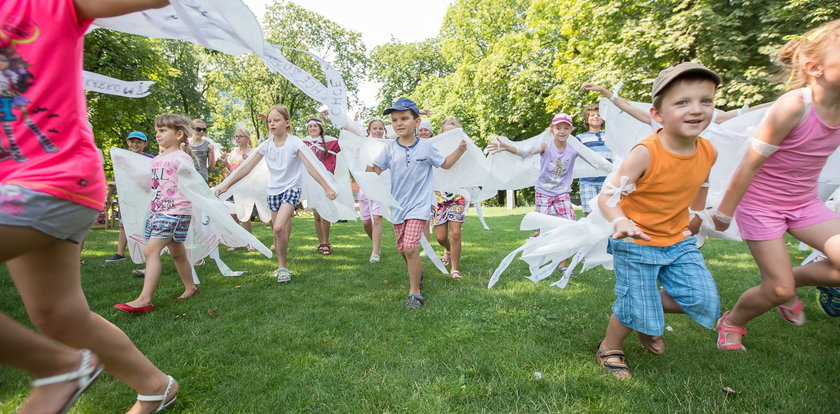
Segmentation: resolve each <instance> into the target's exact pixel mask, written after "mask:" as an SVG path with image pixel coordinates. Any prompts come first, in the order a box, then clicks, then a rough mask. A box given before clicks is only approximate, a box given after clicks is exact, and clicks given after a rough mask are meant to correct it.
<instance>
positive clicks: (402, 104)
mask: <svg viewBox="0 0 840 414" xmlns="http://www.w3.org/2000/svg"><path fill="white" fill-rule="evenodd" d="M394 111H411V113H413V114H414V116H420V110H419V109H417V103H415V102H414V101H412V100H411V99H408V98H406V97H402V98H400V99H397V101H396V102H394V104H393V105H391V107H390V108H388V109H386V110H384V111H382V115H388V114H390V113H391V112H394Z"/></svg>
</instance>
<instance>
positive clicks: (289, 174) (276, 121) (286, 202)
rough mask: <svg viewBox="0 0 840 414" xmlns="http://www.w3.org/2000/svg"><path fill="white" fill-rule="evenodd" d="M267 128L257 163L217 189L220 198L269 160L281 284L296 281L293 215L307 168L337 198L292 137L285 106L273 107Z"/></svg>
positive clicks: (277, 273) (270, 204) (270, 205)
mask: <svg viewBox="0 0 840 414" xmlns="http://www.w3.org/2000/svg"><path fill="white" fill-rule="evenodd" d="M266 124H267V126H268V133H269V134H268V135H269V138H270V139H266V140H265V141H263V143H262V144H260V145H259V146H258V147H257V149H256V154H254V156H253V157H254V161H252V162H250V163H248V165H245V166H243V167H241V168H237V169H236V171H234V172H232V173H231V174H232V175H233V177H232V178H230V180H229V181H228V183H227V184H225V185H223V186H220V187H219V188H217V189H216V191H215V193H216V195H219V194H222V193H224V192H226V191H227V190H228V189H229V188H230V187H231V186H232V185H234V184H236V183H237V182H238V181H239V180H241V179H242V178H243V177H245V176H246V175H248V174H249V173H251V171H252V170H253V169H254V167H256V166H257V164H259V162H260V161H261V160H262V159H263V158H265V164H266V166H267V167H268V171H269V174H270V179H269V180H270V181H269V184H268V208H269V209H271V222H272V232H273V233H274V245H275V246H276V249H277V266H278V268H277V270H275V271H274V277H276V278H277V282H278V283H285V282H289V281H291V280H292V272H291V271H290V270H289V268H288V267H287V263H286V257H287V255H288V253H289V237H290V236H291V234H292V214H294V211H295V206H296V205H297V203H298V201H300V195H301V191H302V185H303V176H302V173H303V168H306V171H307V172H308V173H309V175H311V176H312V178H314V179H315V181H317V182H318V184H320V185H321V187H323V188H324V192H325V193H326V194H327V198H329V199H330V200H335V197H336V194H335V191H333V189H332V188H330V186H329V185H328V184H327V181H326V180H325V179H324V177H322V176H321V174H319V173H318V171H317V170H316V169H315V167H313V166H312V164H311V163H310V162H309V160H308V159H307V158H306V155H305V154H304V153H303V151H309V149H307V148H306V144H304V143H303V141H301V139H300V138H298V137H296V136H294V135H292V134H291V133H290V132H291V129H292V121H291V115H289V110H288V109H286V107H285V106H283V105H275V106H273V107H272V108H271V109H270V110H269V111H268V114H267V117H266Z"/></svg>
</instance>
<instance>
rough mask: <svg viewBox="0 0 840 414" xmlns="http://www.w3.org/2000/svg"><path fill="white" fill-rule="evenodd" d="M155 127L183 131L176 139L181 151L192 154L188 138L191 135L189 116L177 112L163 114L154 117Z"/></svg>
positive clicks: (191, 128)
mask: <svg viewBox="0 0 840 414" xmlns="http://www.w3.org/2000/svg"><path fill="white" fill-rule="evenodd" d="M155 128H169V129H173V130H175V132H178V131H181V132H183V133H184V135H183V136H181V139H179V140H178V142H179V143H180V147H181V151H184V152H186V153H187V154H189V155H190V156H192V151H191V150H190V146H189V140H190V137H192V136H193V127H192V122H190V119H189V118H187V117H185V116H184V115H178V114H164V115H161V116H159V117H157V118H155Z"/></svg>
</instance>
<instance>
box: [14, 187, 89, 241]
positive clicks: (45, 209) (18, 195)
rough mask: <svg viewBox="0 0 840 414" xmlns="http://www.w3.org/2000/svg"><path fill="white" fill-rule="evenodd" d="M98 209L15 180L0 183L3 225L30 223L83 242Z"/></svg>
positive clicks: (54, 235) (25, 225) (37, 228)
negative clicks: (42, 191) (30, 187)
mask: <svg viewBox="0 0 840 414" xmlns="http://www.w3.org/2000/svg"><path fill="white" fill-rule="evenodd" d="M97 217H99V212H98V211H96V210H94V209H92V208H90V207H86V206H83V205H81V204H77V203H74V202H72V201H67V200H64V199H61V198H58V197H54V196H51V195H49V194H45V193H39V192H37V191H32V190H30V189H28V188H26V187H22V186H19V185H16V184H2V185H0V225H5V226H16V227H30V228H33V229H35V230H38V231H40V232H42V233H45V234H47V235H49V236H51V237H55V238H56V239H58V240H65V241H69V242H72V243H80V242H81V241H82V240H84V238H85V235H86V234H87V232H88V230H90V226H91V225H92V224H93V221H94V220H96V218H97Z"/></svg>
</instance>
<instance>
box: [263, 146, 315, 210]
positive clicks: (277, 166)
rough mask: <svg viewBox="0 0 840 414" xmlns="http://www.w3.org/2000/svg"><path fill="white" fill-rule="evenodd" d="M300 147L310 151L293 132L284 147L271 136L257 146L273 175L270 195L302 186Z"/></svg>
mask: <svg viewBox="0 0 840 414" xmlns="http://www.w3.org/2000/svg"><path fill="white" fill-rule="evenodd" d="M300 149H304V150H306V151H309V149H307V148H306V145H305V144H304V143H303V141H301V140H300V138H298V137H296V136H294V135H291V134H289V135H288V136H286V142H285V143H284V144H283V146H282V147H278V146H276V145H275V144H274V139H273V138H271V137H269V139H267V140H265V141H263V143H262V144H260V145H259V146H258V147H257V152H258V153H260V154H262V156H263V157H265V165H266V167H268V172H269V174H270V176H271V178H270V180H269V183H268V195H277V194H281V193H283V192H284V191H287V190H291V189H294V188H300V187H301V182H302V179H303V177H302V176H301V174H302V173H303V162H301V160H300V157H298V150H300Z"/></svg>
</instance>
